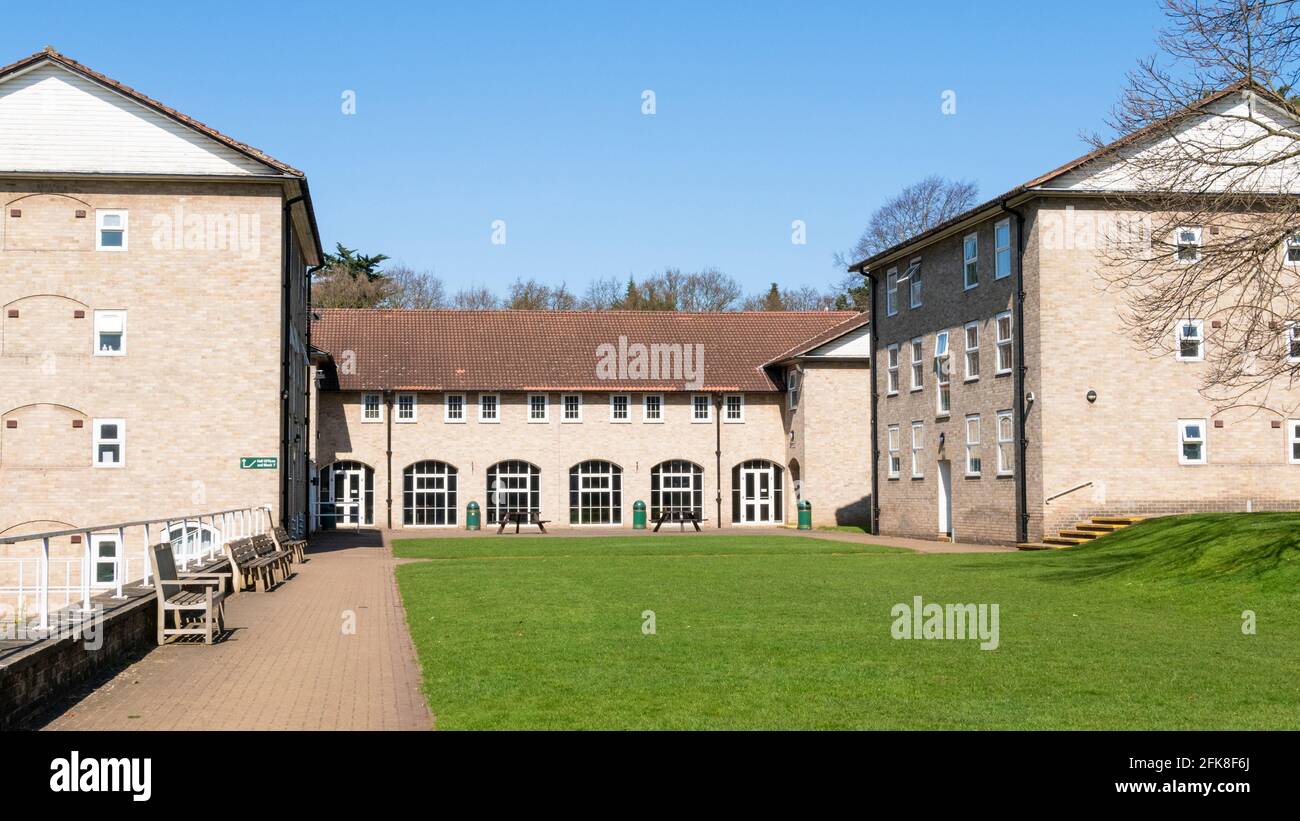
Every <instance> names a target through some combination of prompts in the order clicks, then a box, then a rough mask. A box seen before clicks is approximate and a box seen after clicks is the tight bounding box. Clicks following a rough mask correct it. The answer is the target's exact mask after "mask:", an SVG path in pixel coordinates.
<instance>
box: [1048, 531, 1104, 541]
mask: <svg viewBox="0 0 1300 821" xmlns="http://www.w3.org/2000/svg"><path fill="white" fill-rule="evenodd" d="M1056 535H1058V536H1061V537H1064V538H1067V539H1095V538H1097V537H1098V536H1100V535H1102V534H1100V533H1094V532H1092V531H1091V530H1062V531H1061V532H1059V533H1057V534H1056Z"/></svg>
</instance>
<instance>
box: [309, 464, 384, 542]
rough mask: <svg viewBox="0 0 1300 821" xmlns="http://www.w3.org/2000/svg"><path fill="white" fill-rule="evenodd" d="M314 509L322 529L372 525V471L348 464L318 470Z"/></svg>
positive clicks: (373, 520) (373, 483)
mask: <svg viewBox="0 0 1300 821" xmlns="http://www.w3.org/2000/svg"><path fill="white" fill-rule="evenodd" d="M316 508H317V515H318V516H319V518H320V526H321V527H323V528H332V527H340V526H347V525H352V526H358V525H370V524H374V523H375V469H374V468H372V467H370V466H369V465H367V464H364V463H362V462H350V461H349V462H335V463H334V464H332V465H326V466H325V467H323V468H321V469H320V485H319V487H318V488H317V495H316Z"/></svg>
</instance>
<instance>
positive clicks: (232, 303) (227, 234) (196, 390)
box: [0, 49, 321, 583]
mask: <svg viewBox="0 0 1300 821" xmlns="http://www.w3.org/2000/svg"><path fill="white" fill-rule="evenodd" d="M0 201H2V204H3V213H2V214H0V535H5V534H17V533H23V532H26V533H31V532H36V531H44V530H57V529H66V528H73V527H81V526H86V525H92V524H106V523H111V522H122V521H133V520H140V519H147V518H155V517H162V516H179V515H189V514H195V513H201V512H206V511H216V510H226V509H232V508H237V507H245V506H252V505H262V504H269V505H272V506H273V508H274V515H275V517H276V518H277V519H282V520H283V521H284V522H286V523H287V524H288V525H289V526H290V527H296V528H299V529H301V528H302V527H304V526H305V524H306V515H305V513H306V503H307V481H308V478H309V477H308V471H307V465H306V441H307V438H308V435H307V427H306V426H307V417H308V409H307V405H306V403H307V398H308V392H307V382H306V380H307V315H306V302H307V286H308V267H309V266H311V265H316V264H319V262H320V258H321V252H320V244H319V238H318V234H317V230H316V225H315V219H314V216H313V214H312V208H311V198H310V194H309V192H308V188H307V180H306V177H305V176H304V175H303V173H302V172H301V171H298V170H297V169H294V168H292V167H291V166H289V165H286V164H284V163H282V162H280V161H278V160H276V159H274V158H272V157H269V156H268V155H266V154H264V153H262V152H260V151H258V150H256V149H254V148H251V147H249V146H247V145H244V144H243V143H240V142H237V141H236V140H234V139H232V138H230V137H227V136H225V135H224V134H221V133H220V132H218V131H216V130H214V129H212V128H210V127H208V126H206V125H204V124H202V123H200V122H198V121H196V120H193V119H191V118H189V117H187V116H185V115H183V114H181V113H179V112H177V111H175V110H173V109H171V108H168V107H167V106H165V105H163V104H162V103H159V102H157V101H156V100H152V99H150V98H148V97H145V96H144V95H142V94H140V93H139V92H137V91H135V90H133V89H131V88H128V87H126V86H124V85H122V84H120V83H118V82H116V81H114V80H112V79H110V78H108V77H105V76H104V75H102V74H99V73H97V72H95V71H93V70H91V69H90V68H88V67H86V66H83V65H81V64H79V63H77V62H75V61H73V60H71V59H69V58H68V57H65V56H63V55H61V54H59V53H57V52H55V51H53V50H52V49H47V50H46V51H43V52H40V53H37V54H34V55H32V56H30V57H27V58H25V59H23V60H20V61H18V62H16V63H14V64H12V65H9V66H6V67H4V68H0ZM241 457H262V458H263V460H264V461H262V462H260V463H258V464H260V465H265V466H268V467H265V468H263V469H245V468H243V467H241V465H242V464H244V463H243V462H241ZM172 535H173V537H175V536H176V534H172ZM100 538H101V537H98V536H97V537H96V539H100ZM114 541H115V537H113V536H112V535H111V534H108V535H105V536H103V537H102V541H101V542H100V543H99V544H96V545H95V546H94V547H95V556H96V561H97V567H96V569H95V570H94V571H93V572H94V579H95V581H96V582H97V583H112V581H113V578H112V577H113V573H114V569H115V564H114V558H115V556H116V555H117V553H118V551H119V550H121V549H122V546H121V545H116V544H115V543H114ZM16 549H18V550H22V549H24V548H23V547H22V546H19V548H16ZM26 549H29V550H30V549H34V546H33V545H30V544H28V545H27V546H26ZM136 553H138V551H132V558H133V559H134V560H136V564H135V565H133V566H132V568H131V571H130V572H131V573H132V574H133V575H136V576H138V575H139V573H140V572H141V570H142V568H141V567H140V565H139V560H138V556H135V554H136ZM5 555H6V557H11V556H12V555H13V554H12V549H11V551H10V552H8V553H6V554H5ZM53 555H54V556H55V557H58V556H62V555H68V556H73V557H77V556H80V555H81V552H80V549H79V548H76V547H74V546H72V545H71V544H65V545H58V544H56V545H53ZM74 569H75V568H74Z"/></svg>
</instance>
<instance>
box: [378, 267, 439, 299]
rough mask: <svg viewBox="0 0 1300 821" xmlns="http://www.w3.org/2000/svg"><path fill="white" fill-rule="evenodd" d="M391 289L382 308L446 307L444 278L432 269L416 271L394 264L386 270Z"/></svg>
mask: <svg viewBox="0 0 1300 821" xmlns="http://www.w3.org/2000/svg"><path fill="white" fill-rule="evenodd" d="M384 275H385V277H387V279H388V281H389V284H390V286H391V287H390V291H389V293H388V294H387V295H386V296H385V298H384V299H383V300H382V301H381V302H380V304H379V307H380V308H418V309H430V308H445V307H447V291H446V288H445V287H444V286H443V284H442V280H441V279H438V277H436V276H434V275H433V273H432V272H430V271H416V270H415V269H414V268H410V267H408V266H406V265H401V264H398V265H393V266H390V267H389V268H388V269H387V270H385V271H384Z"/></svg>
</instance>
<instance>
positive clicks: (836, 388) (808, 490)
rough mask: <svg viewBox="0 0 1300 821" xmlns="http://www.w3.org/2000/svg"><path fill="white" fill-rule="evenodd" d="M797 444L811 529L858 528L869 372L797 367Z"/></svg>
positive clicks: (864, 483)
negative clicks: (800, 392) (800, 388)
mask: <svg viewBox="0 0 1300 821" xmlns="http://www.w3.org/2000/svg"><path fill="white" fill-rule="evenodd" d="M803 369H804V377H803V386H804V388H803V398H802V400H801V401H800V406H799V409H798V410H797V411H796V412H795V415H796V416H801V417H802V425H801V429H800V430H799V431H798V432H797V434H798V436H797V443H798V445H799V447H800V449H801V451H800V455H799V466H800V469H801V476H802V478H803V497H804V498H805V499H807V500H808V501H809V502H811V503H812V512H813V524H814V525H815V526H820V525H850V524H854V525H862V524H867V523H868V522H869V521H870V518H871V510H870V507H871V414H870V402H871V382H870V380H871V371H870V368H868V367H867V366H866V365H865V364H864V363H834V362H825V361H809V362H806V363H805V364H804V366H803Z"/></svg>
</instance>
